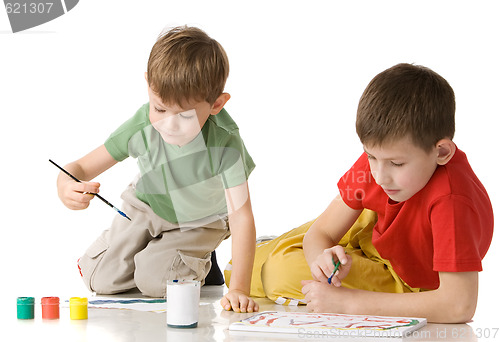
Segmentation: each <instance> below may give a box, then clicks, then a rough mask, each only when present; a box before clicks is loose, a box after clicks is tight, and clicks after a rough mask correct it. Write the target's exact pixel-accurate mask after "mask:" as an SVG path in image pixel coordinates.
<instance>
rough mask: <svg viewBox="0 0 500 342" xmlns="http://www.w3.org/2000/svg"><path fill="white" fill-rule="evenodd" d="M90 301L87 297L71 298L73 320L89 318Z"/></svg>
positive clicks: (70, 309) (70, 306) (70, 312)
mask: <svg viewBox="0 0 500 342" xmlns="http://www.w3.org/2000/svg"><path fill="white" fill-rule="evenodd" d="M87 306H88V300H87V298H85V297H82V298H80V297H71V298H70V299H69V317H70V318H71V319H87V318H88V308H87Z"/></svg>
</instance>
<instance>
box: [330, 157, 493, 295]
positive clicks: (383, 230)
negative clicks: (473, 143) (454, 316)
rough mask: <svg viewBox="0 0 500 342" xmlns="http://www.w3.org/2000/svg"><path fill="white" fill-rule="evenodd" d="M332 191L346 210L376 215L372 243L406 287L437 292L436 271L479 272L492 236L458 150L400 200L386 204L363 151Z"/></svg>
mask: <svg viewBox="0 0 500 342" xmlns="http://www.w3.org/2000/svg"><path fill="white" fill-rule="evenodd" d="M338 187H339V190H340V194H341V196H342V198H343V200H344V202H345V203H346V204H347V205H348V206H349V207H351V208H353V209H363V208H367V209H371V210H373V211H375V212H376V213H377V215H378V221H377V224H376V225H375V226H374V228H373V237H372V241H373V245H374V246H375V248H376V249H377V250H378V252H379V253H380V255H381V256H382V257H383V258H384V259H387V260H389V261H390V262H391V264H392V266H393V268H394V270H395V271H396V273H397V274H398V275H399V276H400V277H401V278H402V279H403V280H404V281H405V282H406V283H407V284H408V285H410V286H412V287H417V288H423V289H437V288H438V287H439V275H438V272H470V271H481V270H482V266H481V260H482V259H483V257H484V255H485V254H486V251H487V250H488V248H489V246H490V243H491V239H492V235H493V209H492V207H491V202H490V199H489V197H488V194H487V193H486V190H485V189H484V187H483V185H482V184H481V182H480V181H479V179H478V178H477V177H476V175H475V174H474V172H473V171H472V168H471V167H470V165H469V162H468V161H467V157H466V155H465V153H463V152H462V151H460V150H459V149H457V151H456V153H455V155H454V156H453V158H452V159H451V160H450V161H449V162H448V163H447V164H446V165H444V166H438V167H437V169H436V171H435V172H434V174H433V175H432V177H431V179H430V180H429V182H428V183H427V185H426V186H425V187H424V188H423V189H422V190H420V191H419V192H417V193H416V194H415V195H413V196H412V197H411V198H410V199H408V200H406V201H404V202H399V203H397V202H394V201H392V200H391V199H390V198H389V197H388V196H387V194H386V193H385V192H384V191H383V190H382V188H381V187H380V186H378V185H377V183H376V182H375V180H374V178H373V177H372V175H371V172H370V165H369V163H368V158H367V157H366V154H364V153H363V155H362V156H361V157H360V158H359V159H358V160H357V161H356V163H355V164H354V165H353V166H352V168H351V169H350V170H349V171H347V173H346V174H345V175H344V176H343V177H342V178H341V179H340V181H339V182H338Z"/></svg>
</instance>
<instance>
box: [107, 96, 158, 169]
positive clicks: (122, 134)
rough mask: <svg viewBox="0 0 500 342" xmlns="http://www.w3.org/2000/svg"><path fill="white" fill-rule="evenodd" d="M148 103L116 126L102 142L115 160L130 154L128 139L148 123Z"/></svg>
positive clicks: (120, 159)
mask: <svg viewBox="0 0 500 342" xmlns="http://www.w3.org/2000/svg"><path fill="white" fill-rule="evenodd" d="M148 111H149V104H145V105H143V106H142V107H141V108H139V110H138V111H137V112H136V113H135V114H134V116H133V117H131V118H130V119H129V120H127V121H125V122H124V123H123V124H122V125H121V126H120V127H118V128H117V129H116V130H115V131H114V132H113V133H111V135H110V136H109V137H108V139H107V140H106V141H105V142H104V147H106V150H108V152H109V154H111V156H112V157H113V159H115V160H116V161H123V160H125V159H126V158H127V157H129V155H130V151H129V141H130V139H131V138H132V137H133V136H134V135H135V134H136V133H137V132H139V131H140V130H142V129H143V128H144V127H146V126H147V125H148V122H147V121H148V120H149V117H148Z"/></svg>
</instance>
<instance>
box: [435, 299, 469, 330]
mask: <svg viewBox="0 0 500 342" xmlns="http://www.w3.org/2000/svg"><path fill="white" fill-rule="evenodd" d="M476 304H477V301H476V300H473V299H472V298H467V299H465V298H464V300H456V301H455V302H454V303H453V304H451V305H449V307H448V309H447V310H446V314H445V315H444V317H442V318H441V319H440V320H439V321H441V322H440V323H458V324H460V323H467V322H470V321H471V320H472V317H474V314H475V312H476Z"/></svg>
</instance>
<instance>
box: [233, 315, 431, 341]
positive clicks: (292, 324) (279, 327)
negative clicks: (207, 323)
mask: <svg viewBox="0 0 500 342" xmlns="http://www.w3.org/2000/svg"><path fill="white" fill-rule="evenodd" d="M426 323H427V321H426V320H425V319H423V318H406V317H385V316H362V315H343V314H334V313H332V314H329V313H322V314H315V313H307V312H278V311H265V312H261V313H258V314H256V315H254V316H252V317H249V318H246V319H244V320H242V321H239V322H236V323H232V324H231V325H230V327H229V330H243V331H265V332H282V333H287V332H288V333H314V334H317V333H318V332H320V333H321V334H328V335H342V336H381V337H382V336H385V337H387V336H405V335H407V334H409V333H410V332H412V331H414V330H416V329H419V328H421V327H422V326H424V325H425V324H426Z"/></svg>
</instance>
